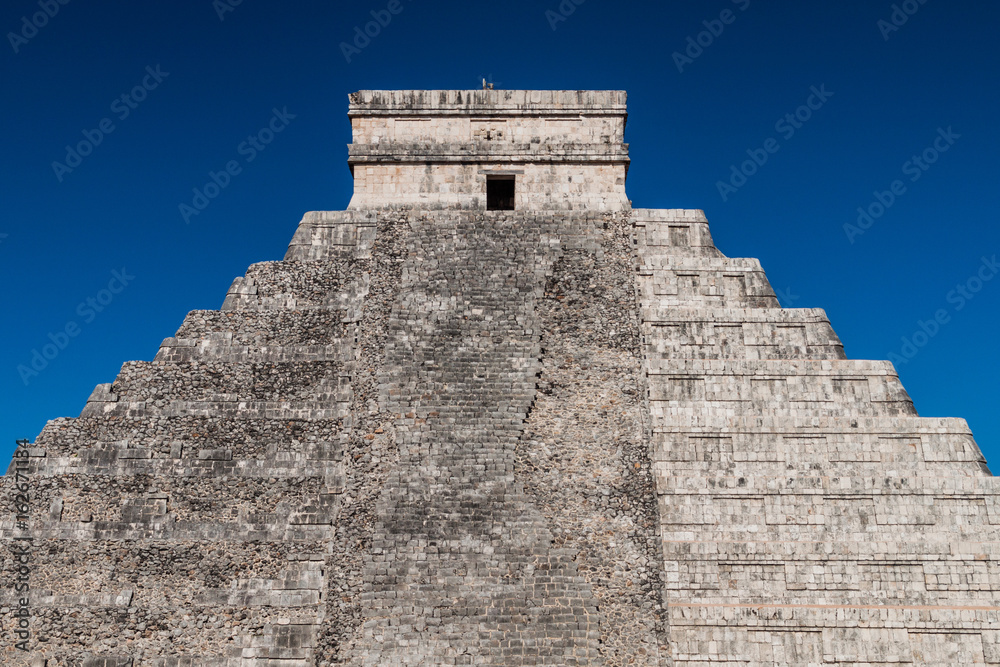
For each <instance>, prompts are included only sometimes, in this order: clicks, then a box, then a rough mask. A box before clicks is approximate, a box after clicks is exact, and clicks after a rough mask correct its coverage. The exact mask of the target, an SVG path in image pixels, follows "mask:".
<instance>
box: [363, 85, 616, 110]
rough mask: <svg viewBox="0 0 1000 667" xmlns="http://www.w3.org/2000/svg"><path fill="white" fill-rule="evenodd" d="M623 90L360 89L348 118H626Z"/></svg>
mask: <svg viewBox="0 0 1000 667" xmlns="http://www.w3.org/2000/svg"><path fill="white" fill-rule="evenodd" d="M626 98H627V95H626V93H625V91H624V90H360V91H358V92H356V93H352V94H351V95H350V102H351V105H350V109H349V110H348V115H354V116H369V115H407V114H428V113H432V114H440V115H453V114H454V115H467V114H474V113H476V112H479V111H482V112H490V113H496V112H502V113H510V114H526V113H527V114H544V115H567V114H572V115H627V104H626Z"/></svg>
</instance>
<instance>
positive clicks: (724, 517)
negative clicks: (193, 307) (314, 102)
mask: <svg viewBox="0 0 1000 667" xmlns="http://www.w3.org/2000/svg"><path fill="white" fill-rule="evenodd" d="M625 113H626V110H625V96H624V93H620V92H601V91H584V92H558V91H362V92H360V93H357V94H355V95H353V96H352V98H351V109H350V116H351V119H352V124H353V126H354V131H355V143H354V144H353V145H352V147H351V151H350V163H351V166H352V169H353V172H354V177H355V185H356V191H355V197H354V199H353V200H352V203H351V206H350V208H349V210H348V211H345V212H323V213H310V214H308V215H306V217H305V218H304V219H303V221H302V223H301V224H300V225H299V228H298V231H297V232H296V233H295V236H294V238H293V240H292V243H291V245H290V247H289V249H288V253H287V255H286V257H285V259H284V261H281V262H267V263H264V264H258V265H254V266H252V267H251V268H250V269H249V270H248V272H247V274H246V275H245V276H244V277H242V278H238V279H237V280H236V281H235V282H234V284H233V286H232V288H231V289H230V291H229V294H228V295H227V296H226V299H225V302H224V304H223V306H222V309H221V310H219V311H195V312H193V313H191V314H189V315H188V317H187V318H186V319H185V321H184V323H183V324H182V326H181V328H180V329H179V330H178V332H177V334H176V335H175V337H174V338H169V339H167V340H166V341H164V343H163V345H162V346H161V348H160V351H159V352H158V353H157V355H156V358H155V359H154V360H153V361H152V362H129V363H126V364H125V365H124V366H123V368H122V371H121V373H120V374H119V376H118V377H117V379H116V380H115V381H114V382H113V383H111V384H109V385H101V386H99V387H98V388H97V389H96V390H95V391H94V393H93V395H92V396H91V398H90V400H89V401H88V402H87V405H86V407H85V408H84V410H83V413H82V414H81V416H80V417H79V418H76V419H59V420H55V421H52V422H50V423H49V424H48V425H47V426H46V427H45V429H44V430H43V432H42V433H41V434H40V435H39V437H38V438H37V440H36V441H35V442H34V443H33V444H32V445H30V448H29V453H30V454H31V457H30V465H29V470H30V479H31V482H30V485H31V491H30V495H31V512H30V514H31V520H30V522H29V527H28V530H27V531H26V532H25V531H22V530H19V529H17V528H16V526H15V525H14V521H13V518H12V514H13V513H12V512H8V513H7V514H3V515H0V539H2V541H3V543H4V544H3V546H4V551H3V556H2V558H3V576H2V580H0V584H2V588H0V617H2V622H3V629H4V635H3V637H2V638H0V641H2V644H0V661H2V662H3V664H12V665H20V664H25V665H37V666H39V667H57V666H59V667H61V666H64V665H66V666H69V665H73V666H85V667H135V666H139V665H152V666H155V667H237V666H239V667H299V666H305V665H331V664H350V665H358V666H360V665H473V664H496V665H500V664H502V665H551V666H555V665H671V664H672V665H675V666H678V667H680V666H684V667H709V666H711V667H735V666H736V665H740V666H751V665H752V666H755V667H756V666H764V665H823V664H837V665H880V664H886V663H893V664H900V663H901V664H912V665H966V664H1000V618H998V612H1000V607H998V604H997V590H998V587H1000V571H998V568H997V558H998V557H1000V549H998V546H997V545H998V539H997V531H998V528H997V526H998V524H1000V510H998V508H1000V504H998V502H997V499H998V498H1000V495H998V494H997V488H996V483H995V481H994V478H993V477H992V476H991V475H990V473H989V470H988V469H987V468H986V465H985V462H984V461H983V458H982V455H981V454H980V452H979V449H978V447H977V446H976V444H975V442H974V440H973V439H972V436H971V434H970V433H969V431H968V428H967V427H966V425H965V423H964V422H963V421H961V420H952V419H921V418H919V417H918V416H917V415H916V413H915V411H914V410H913V406H912V403H911V402H910V400H909V397H908V396H907V395H906V393H905V391H904V390H903V388H902V386H901V385H900V383H899V380H898V378H897V377H896V374H895V371H894V369H893V368H892V366H891V364H888V363H885V362H872V361H852V360H848V359H846V357H845V354H844V350H843V346H842V345H841V342H840V340H839V339H838V338H837V336H836V334H834V332H833V330H832V328H831V326H830V323H829V322H828V321H827V318H826V316H825V314H824V313H823V312H822V311H820V310H813V309H798V310H788V309H781V308H780V307H779V306H778V303H777V300H776V299H775V297H774V293H773V291H772V290H771V288H770V286H769V284H768V282H767V279H766V277H765V276H764V273H763V271H762V269H761V267H760V265H759V264H758V263H757V261H756V260H750V259H730V258H727V257H725V256H723V255H722V253H720V252H719V251H718V250H717V249H716V248H715V246H714V244H713V242H712V239H711V235H710V233H709V231H708V224H707V221H706V220H705V217H704V215H703V214H702V213H701V212H700V211H673V210H672V211H662V210H646V209H631V207H630V205H629V202H628V201H627V199H626V198H625V196H624V182H625V175H626V172H627V166H628V157H627V146H626V145H625V144H624V143H623V140H624V125H625ZM495 175H502V176H504V177H506V178H511V177H513V178H514V179H515V183H516V188H517V190H516V198H515V199H516V207H515V210H514V211H486V210H484V209H485V201H486V198H485V188H486V180H487V178H488V177H490V176H495ZM15 493H16V489H15V488H14V486H13V484H12V482H11V477H10V475H8V476H7V477H4V478H3V481H2V482H0V501H2V502H3V504H4V507H8V508H9V507H12V505H13V498H14V495H15ZM26 535H27V536H30V537H31V538H32V539H33V541H32V543H31V556H30V571H31V573H30V582H31V593H30V609H31V612H32V616H31V619H30V629H31V633H32V636H31V640H30V648H31V651H30V652H29V653H27V654H25V653H24V652H18V651H16V650H15V649H14V641H13V639H12V635H11V632H10V630H11V628H12V627H13V624H14V622H15V618H14V614H15V612H16V609H17V608H18V605H17V602H18V600H17V596H15V594H14V591H13V581H14V577H15V572H16V566H15V562H14V558H13V556H12V551H11V546H12V544H13V538H15V537H23V536H26Z"/></svg>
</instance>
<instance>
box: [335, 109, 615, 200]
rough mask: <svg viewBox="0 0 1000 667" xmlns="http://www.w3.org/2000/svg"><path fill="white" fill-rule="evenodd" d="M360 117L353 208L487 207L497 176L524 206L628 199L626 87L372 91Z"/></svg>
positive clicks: (355, 112) (354, 116)
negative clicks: (490, 179)
mask: <svg viewBox="0 0 1000 667" xmlns="http://www.w3.org/2000/svg"><path fill="white" fill-rule="evenodd" d="M350 115H351V124H352V128H353V134H354V140H353V143H352V144H351V146H350V151H349V156H350V157H349V162H350V164H351V168H352V171H353V174H354V179H355V194H354V197H353V198H352V200H351V205H350V208H351V209H357V210H365V209H373V208H380V207H386V206H389V207H419V208H431V209H433V208H463V209H472V210H483V209H485V208H486V177H487V175H497V174H504V175H508V176H513V177H514V178H515V180H516V183H517V185H516V191H517V204H516V208H517V209H518V210H545V209H557V210H559V209H561V210H595V211H620V210H623V209H625V208H626V207H627V205H628V199H627V197H626V196H625V178H626V174H627V170H628V147H627V145H626V144H624V133H625V118H626V111H625V94H624V93H621V92H617V91H493V90H487V91H362V92H360V93H355V94H354V95H352V96H351V108H350Z"/></svg>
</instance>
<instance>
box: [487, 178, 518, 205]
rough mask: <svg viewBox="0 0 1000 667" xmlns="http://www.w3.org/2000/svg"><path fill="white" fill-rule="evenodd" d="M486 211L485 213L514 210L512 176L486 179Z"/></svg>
mask: <svg viewBox="0 0 1000 667" xmlns="http://www.w3.org/2000/svg"><path fill="white" fill-rule="evenodd" d="M486 210H487V211H513V210H514V177H513V176H487V177H486Z"/></svg>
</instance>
